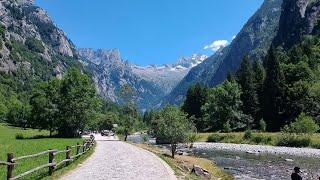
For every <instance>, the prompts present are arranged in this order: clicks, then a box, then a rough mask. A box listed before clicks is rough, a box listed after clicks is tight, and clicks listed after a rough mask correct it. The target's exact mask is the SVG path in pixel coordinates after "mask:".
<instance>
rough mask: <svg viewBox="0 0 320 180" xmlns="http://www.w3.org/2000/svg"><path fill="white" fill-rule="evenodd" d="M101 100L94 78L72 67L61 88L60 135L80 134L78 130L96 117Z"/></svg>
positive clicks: (71, 135) (72, 135)
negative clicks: (99, 99)
mask: <svg viewBox="0 0 320 180" xmlns="http://www.w3.org/2000/svg"><path fill="white" fill-rule="evenodd" d="M99 102H100V101H98V98H97V94H96V89H95V86H94V84H93V81H92V79H91V78H90V77H89V76H87V75H85V74H83V73H82V72H81V71H80V70H78V69H71V70H70V71H69V72H68V73H67V75H66V76H65V77H64V79H63V81H62V83H61V88H60V102H59V110H60V118H59V125H58V133H59V135H61V136H63V137H75V136H78V132H79V131H81V130H83V129H84V128H85V125H86V123H87V122H88V121H90V120H91V119H92V118H93V117H94V115H95V112H96V110H97V108H98V106H99V105H100V104H99Z"/></svg>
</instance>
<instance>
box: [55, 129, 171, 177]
mask: <svg viewBox="0 0 320 180" xmlns="http://www.w3.org/2000/svg"><path fill="white" fill-rule="evenodd" d="M96 141H97V147H96V149H95V152H94V153H93V155H92V156H91V157H90V158H89V159H88V160H86V161H85V162H84V163H83V164H80V165H79V167H78V168H77V169H75V170H74V171H72V172H71V173H69V174H67V175H65V176H64V177H62V178H61V179H62V180H82V179H84V180H109V179H110V180H111V179H112V180H113V179H119V180H126V179H128V180H129V179H130V180H162V179H163V180H175V179H176V177H175V176H174V172H173V170H172V169H171V168H170V167H169V166H168V165H167V164H166V163H165V162H164V161H162V160H161V159H160V158H159V157H157V156H156V155H154V154H152V153H151V152H149V151H146V150H143V149H140V148H138V147H135V146H133V145H130V144H127V143H124V142H121V141H117V140H116V139H114V138H108V137H102V136H100V135H96Z"/></svg>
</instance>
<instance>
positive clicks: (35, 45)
mask: <svg viewBox="0 0 320 180" xmlns="http://www.w3.org/2000/svg"><path fill="white" fill-rule="evenodd" d="M25 44H26V46H27V47H28V49H29V50H30V51H34V52H38V53H43V52H44V46H43V45H42V42H41V41H40V40H38V39H35V38H28V39H26V43H25Z"/></svg>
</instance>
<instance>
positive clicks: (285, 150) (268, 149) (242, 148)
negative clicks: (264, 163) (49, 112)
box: [195, 143, 320, 157]
mask: <svg viewBox="0 0 320 180" xmlns="http://www.w3.org/2000/svg"><path fill="white" fill-rule="evenodd" d="M195 147H197V148H200V149H208V150H212V149H214V150H223V151H238V152H245V153H249V154H260V153H267V154H275V155H277V154H285V155H293V156H302V157H320V149H312V148H292V147H276V146H264V145H248V144H227V143H195Z"/></svg>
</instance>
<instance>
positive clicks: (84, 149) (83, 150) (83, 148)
mask: <svg viewBox="0 0 320 180" xmlns="http://www.w3.org/2000/svg"><path fill="white" fill-rule="evenodd" d="M82 152H83V153H84V152H86V141H83V147H82Z"/></svg>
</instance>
